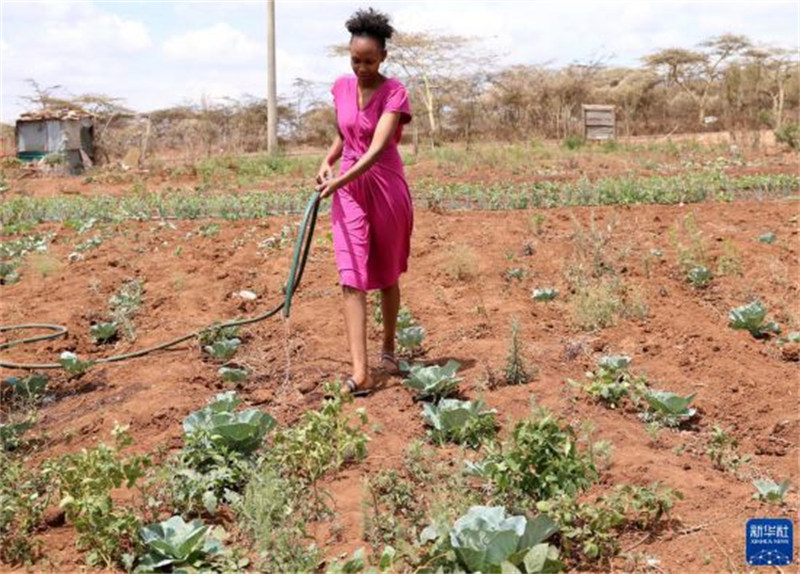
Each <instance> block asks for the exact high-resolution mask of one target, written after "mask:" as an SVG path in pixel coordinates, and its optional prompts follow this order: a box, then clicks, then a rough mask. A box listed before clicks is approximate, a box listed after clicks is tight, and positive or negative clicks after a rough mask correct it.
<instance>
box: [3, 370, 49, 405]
mask: <svg viewBox="0 0 800 574" xmlns="http://www.w3.org/2000/svg"><path fill="white" fill-rule="evenodd" d="M3 383H4V384H5V385H7V386H8V388H10V389H11V395H12V398H13V400H15V401H21V402H24V403H29V402H30V401H36V400H38V399H40V398H42V396H44V392H45V390H46V389H47V375H45V374H43V373H33V374H30V375H28V376H27V377H23V378H19V377H6V378H5V379H3Z"/></svg>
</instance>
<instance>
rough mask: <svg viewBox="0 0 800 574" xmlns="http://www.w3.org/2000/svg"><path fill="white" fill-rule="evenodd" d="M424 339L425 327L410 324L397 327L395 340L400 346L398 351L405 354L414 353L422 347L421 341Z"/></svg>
mask: <svg viewBox="0 0 800 574" xmlns="http://www.w3.org/2000/svg"><path fill="white" fill-rule="evenodd" d="M424 339H425V327H422V326H421V325H412V326H410V327H405V328H402V329H397V332H396V333H395V341H397V345H398V346H399V347H400V352H401V353H404V354H406V355H414V354H415V353H416V352H417V351H419V350H420V349H421V348H422V341H423V340H424Z"/></svg>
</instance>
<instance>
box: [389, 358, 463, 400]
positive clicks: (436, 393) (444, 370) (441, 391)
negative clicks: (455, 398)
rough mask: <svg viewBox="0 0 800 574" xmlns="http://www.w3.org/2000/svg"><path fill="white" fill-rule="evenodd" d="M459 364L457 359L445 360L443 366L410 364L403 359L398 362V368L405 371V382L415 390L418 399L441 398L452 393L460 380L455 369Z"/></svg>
mask: <svg viewBox="0 0 800 574" xmlns="http://www.w3.org/2000/svg"><path fill="white" fill-rule="evenodd" d="M460 366H461V364H460V363H459V362H458V361H453V360H450V361H447V364H445V365H444V366H443V367H441V366H439V365H430V366H427V367H426V366H424V365H412V366H409V365H408V363H406V362H405V361H401V362H400V368H401V369H402V370H403V371H407V372H408V373H409V374H408V378H407V379H406V380H405V384H406V386H407V387H409V388H410V389H413V390H415V391H416V392H417V396H418V397H419V398H420V399H428V398H441V397H446V396H447V395H449V394H451V393H453V391H455V390H456V388H458V383H459V382H461V377H458V376H456V371H458V368H459V367H460Z"/></svg>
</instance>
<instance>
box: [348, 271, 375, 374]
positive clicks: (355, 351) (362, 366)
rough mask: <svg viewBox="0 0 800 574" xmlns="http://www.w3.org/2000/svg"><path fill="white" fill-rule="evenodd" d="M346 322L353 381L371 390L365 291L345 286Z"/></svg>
mask: <svg viewBox="0 0 800 574" xmlns="http://www.w3.org/2000/svg"><path fill="white" fill-rule="evenodd" d="M342 294H343V296H344V321H345V325H346V328H347V343H348V345H349V346H350V356H351V357H352V359H353V380H354V381H355V382H356V384H357V385H358V386H359V387H361V388H369V385H370V381H369V372H368V366H367V294H366V293H365V292H364V291H359V290H358V289H353V288H352V287H348V286H346V285H345V286H343V287H342Z"/></svg>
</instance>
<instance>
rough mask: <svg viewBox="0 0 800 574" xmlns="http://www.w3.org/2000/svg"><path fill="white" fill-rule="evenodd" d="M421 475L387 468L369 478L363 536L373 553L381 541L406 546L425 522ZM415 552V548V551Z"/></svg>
mask: <svg viewBox="0 0 800 574" xmlns="http://www.w3.org/2000/svg"><path fill="white" fill-rule="evenodd" d="M419 478H420V477H419V476H418V475H416V476H415V475H413V474H411V473H409V478H406V477H404V476H403V474H402V471H398V470H395V469H384V470H381V471H380V472H378V473H377V474H375V475H374V476H370V477H369V479H368V480H367V485H366V486H367V496H366V497H365V499H364V505H363V506H364V539H365V540H366V541H367V542H369V543H370V546H371V547H372V550H373V553H377V552H378V550H379V549H380V547H381V546H382V545H387V544H388V545H391V546H392V547H398V548H403V549H407V548H409V547H411V546H413V545H414V544H415V542H416V541H417V538H418V536H419V532H420V531H421V530H422V528H423V527H424V526H425V525H426V522H425V521H426V519H427V512H426V511H427V508H426V506H427V505H426V499H425V497H424V496H421V493H420V492H419V483H418V482H415V480H419ZM414 554H415V555H416V552H415V553H414Z"/></svg>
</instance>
